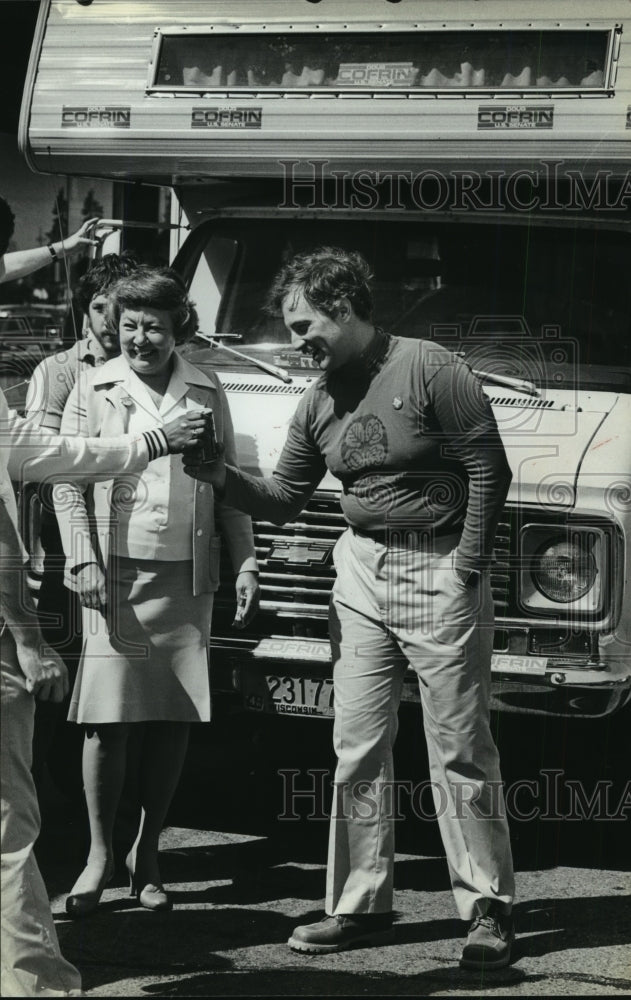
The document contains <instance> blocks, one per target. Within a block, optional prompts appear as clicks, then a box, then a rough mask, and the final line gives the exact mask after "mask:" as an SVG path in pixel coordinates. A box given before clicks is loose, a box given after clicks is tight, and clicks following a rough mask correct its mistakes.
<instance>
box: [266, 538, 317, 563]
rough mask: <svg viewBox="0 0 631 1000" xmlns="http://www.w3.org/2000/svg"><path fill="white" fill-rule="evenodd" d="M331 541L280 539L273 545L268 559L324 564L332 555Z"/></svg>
mask: <svg viewBox="0 0 631 1000" xmlns="http://www.w3.org/2000/svg"><path fill="white" fill-rule="evenodd" d="M331 549H332V546H331V544H330V543H329V542H317V541H313V542H311V541H306V540H305V541H294V540H293V539H291V538H288V539H287V540H285V539H278V540H277V541H275V542H274V544H273V545H272V548H271V550H270V554H269V555H268V557H267V558H268V560H276V561H277V562H285V563H298V564H301V565H303V566H324V564H325V563H326V562H328V560H329V557H330V555H331Z"/></svg>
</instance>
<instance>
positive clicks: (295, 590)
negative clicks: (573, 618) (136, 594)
mask: <svg viewBox="0 0 631 1000" xmlns="http://www.w3.org/2000/svg"><path fill="white" fill-rule="evenodd" d="M504 513H505V516H504V517H503V518H502V520H501V521H500V523H499V524H498V527H497V532H496V537H495V548H494V554H493V565H492V569H491V585H492V590H493V598H494V602H495V615H496V619H502V618H506V617H507V616H510V614H511V612H512V610H513V606H514V602H515V597H514V586H513V584H512V581H511V574H510V554H511V520H510V512H509V511H505V512H504ZM253 527H254V541H255V545H256V555H257V559H258V563H259V571H260V573H259V583H260V587H261V605H260V614H259V616H258V618H257V619H256V621H255V623H254V626H253V627H254V630H255V631H256V632H257V633H259V634H266V632H267V629H266V628H264V627H261V626H262V625H263V621H262V620H261V619H262V617H263V616H264V615H265V614H266V613H269V614H271V615H273V616H274V618H275V625H274V629H273V631H278V624H279V623H278V618H291V619H294V620H296V619H300V620H302V621H303V622H304V623H307V622H308V621H309V620H313V619H326V618H327V616H328V607H329V596H330V593H331V589H332V587H333V581H334V579H335V569H334V567H333V562H332V559H331V556H330V554H327V555H326V558H324V559H320V558H319V553H318V551H317V547H318V546H320V548H321V549H325V548H328V547H329V546H330V548H331V549H332V547H333V545H334V543H335V542H336V541H337V539H338V538H339V536H340V535H341V534H342V532H343V531H344V529H345V527H346V522H345V520H344V517H343V514H342V512H341V509H340V505H339V500H338V498H337V496H336V495H335V494H324V493H318V494H316V495H315V496H314V497H313V498H312V499H311V500H310V501H309V503H308V504H307V506H306V507H305V509H304V510H303V511H302V513H301V514H300V515H299V517H298V519H297V520H295V521H292V522H291V523H290V524H286V525H283V526H282V527H278V525H275V524H271V523H268V522H265V521H255V522H254V523H253ZM323 543H324V544H323ZM292 547H293V551H294V553H295V554H296V561H293V562H292V561H291V552H292ZM224 549H225V547H224ZM312 556H313V558H311V557H312ZM222 578H223V579H225V575H224V574H222ZM223 589H224V588H223V586H222V591H223ZM222 591H220V593H219V594H218V595H217V597H218V602H217V603H218V604H221V603H222V600H221V598H222V596H223V593H222ZM226 599H227V600H233V599H232V595H231V594H228V593H226ZM216 624H218V623H217V622H216ZM214 631H215V634H216V629H214ZM318 631H319V630H318ZM294 633H295V629H294ZM306 634H311V630H310V629H308V627H306Z"/></svg>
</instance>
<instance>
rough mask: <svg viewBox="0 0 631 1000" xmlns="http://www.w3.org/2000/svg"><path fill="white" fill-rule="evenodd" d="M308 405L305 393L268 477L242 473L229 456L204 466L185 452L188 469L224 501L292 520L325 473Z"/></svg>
mask: <svg viewBox="0 0 631 1000" xmlns="http://www.w3.org/2000/svg"><path fill="white" fill-rule="evenodd" d="M308 408H309V399H308V397H305V396H303V398H302V399H301V401H300V404H299V406H298V409H297V410H296V413H295V416H294V418H293V420H292V422H291V424H290V426H289V432H288V434H287V440H286V442H285V445H284V447H283V450H282V453H281V456H280V459H279V461H278V465H277V466H276V469H275V470H274V472H273V473H272V476H271V477H270V478H269V479H264V478H262V477H260V476H251V475H249V474H248V473H247V472H242V471H241V470H240V469H238V468H236V466H234V465H231V464H230V462H229V456H227V455H226V456H225V457H224V456H222V457H220V458H219V459H218V460H217V461H216V462H213V463H210V464H208V465H201V464H200V462H199V460H198V459H196V457H195V455H194V454H188V455H187V453H186V452H185V454H184V468H185V471H186V472H187V473H188V475H190V476H194V478H196V479H202V480H204V482H209V483H211V484H212V486H213V487H214V489H215V492H216V495H217V497H218V498H219V499H220V500H221V501H222V502H223V503H226V504H230V505H231V506H233V507H237V508H238V509H239V510H244V511H246V512H247V513H248V514H251V515H252V516H253V517H257V518H260V519H262V520H265V521H272V522H273V523H274V524H284V523H285V522H286V521H291V520H292V518H294V517H295V516H296V515H297V514H298V513H299V512H300V511H301V510H302V508H303V507H304V506H305V504H306V503H307V501H308V500H309V498H310V497H311V496H312V495H313V493H314V492H315V490H316V488H317V486H318V483H319V482H320V481H321V479H322V478H323V477H324V474H325V472H326V464H325V461H324V458H323V457H322V454H321V453H320V450H319V448H318V446H317V444H316V443H315V441H314V440H313V437H312V435H311V431H310V427H309V414H308ZM226 458H228V463H226Z"/></svg>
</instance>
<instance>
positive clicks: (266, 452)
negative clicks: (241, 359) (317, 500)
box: [217, 372, 617, 508]
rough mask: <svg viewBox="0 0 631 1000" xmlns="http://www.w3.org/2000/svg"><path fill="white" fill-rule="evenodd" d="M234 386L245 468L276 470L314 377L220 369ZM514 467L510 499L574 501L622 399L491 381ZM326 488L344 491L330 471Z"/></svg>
mask: <svg viewBox="0 0 631 1000" xmlns="http://www.w3.org/2000/svg"><path fill="white" fill-rule="evenodd" d="M217 374H219V376H220V378H221V381H222V384H223V387H224V389H225V390H226V392H227V394H228V397H229V402H230V411H231V414H232V421H233V424H234V429H235V437H236V444H237V453H238V455H239V462H240V465H241V468H242V469H244V471H246V472H250V473H252V474H254V475H258V476H261V475H262V476H269V475H270V474H271V473H272V472H273V470H274V468H275V467H276V463H277V462H278V458H279V456H280V453H281V451H282V448H283V445H284V443H285V439H286V437H287V431H288V428H289V424H290V422H291V419H292V416H293V414H294V411H295V409H296V406H297V404H298V401H299V399H300V398H301V396H302V395H303V394H304V393H305V392H306V390H307V389H308V388H309V386H310V385H311V384H312V383H313V381H314V379H313V378H301V377H296V378H295V379H294V381H293V382H292V383H291V384H290V385H284V384H283V383H281V382H279V381H278V380H277V379H275V378H273V377H268V376H266V375H258V374H253V375H246V374H234V373H224V372H218V373H217ZM485 392H486V394H487V396H488V397H489V399H490V402H491V405H492V407H493V412H494V414H495V418H496V420H497V424H498V427H499V429H500V433H501V435H502V440H503V442H504V446H505V448H506V454H507V457H508V461H509V462H510V465H511V468H512V471H513V481H512V483H511V487H510V492H509V496H508V499H509V501H510V502H514V503H521V504H537V505H543V506H553V507H555V508H556V507H572V506H573V505H574V503H575V501H576V489H577V482H578V476H579V471H580V468H581V464H582V462H583V460H584V458H585V455H586V453H587V452H588V450H589V449H590V448H591V447H594V446H597V443H598V442H597V441H596V440H595V438H596V436H597V434H598V431H599V428H601V426H602V424H603V423H604V421H605V420H606V417H607V415H608V413H609V412H610V411H611V409H612V407H613V406H614V405H615V402H616V398H617V397H616V395H615V394H614V393H607V392H593V393H587V392H572V391H568V390H564V391H560V392H552V391H550V390H543V394H542V397H541V398H536V397H532V396H525V395H522V394H520V393H518V392H516V391H514V390H511V389H504V388H503V387H498V386H485ZM321 487H322V488H323V489H330V490H334V491H339V489H340V484H339V482H338V481H337V480H336V479H334V478H333V477H332V476H330V475H327V476H326V478H325V480H324V481H323V482H322V484H321Z"/></svg>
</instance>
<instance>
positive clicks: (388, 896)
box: [326, 528, 514, 920]
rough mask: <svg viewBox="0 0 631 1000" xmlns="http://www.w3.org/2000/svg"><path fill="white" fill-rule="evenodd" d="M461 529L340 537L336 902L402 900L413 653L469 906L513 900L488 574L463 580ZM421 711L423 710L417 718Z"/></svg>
mask: <svg viewBox="0 0 631 1000" xmlns="http://www.w3.org/2000/svg"><path fill="white" fill-rule="evenodd" d="M456 544H457V537H454V536H449V537H443V538H437V539H435V540H431V538H430V536H429V535H427V534H425V535H424V534H423V533H422V532H419V531H415V530H414V531H409V532H406V530H405V529H403V528H401V529H397V530H396V531H391V533H390V535H389V537H388V541H387V544H385V543H384V542H381V541H377V540H375V539H373V538H371V537H368V536H364V535H359V534H356V533H355V532H353V531H352V530H348V531H346V532H345V534H344V535H342V537H341V538H340V540H339V541H338V543H337V545H336V549H335V553H334V559H335V565H336V570H337V580H336V584H335V588H334V591H333V596H332V601H331V610H330V632H331V645H332V651H333V665H334V689H335V722H334V745H335V752H336V754H337V757H338V765H337V771H336V775H335V788H334V795H333V810H332V818H331V828H330V841H329V859H328V873H327V900H326V912H327V913H329V914H337V913H383V912H389V911H391V910H392V887H393V869H394V815H393V802H395V803H396V795H394V794H393V781H394V774H393V765H392V745H393V743H394V739H395V736H396V733H397V709H398V706H399V701H400V698H401V690H402V685H403V677H404V673H405V671H406V669H407V667H408V665H410V666H412V668H413V669H414V670H415V671H416V673H417V675H418V680H419V687H420V693H421V703H422V709H423V724H424V727H425V737H426V740H427V748H428V755H429V765H430V779H431V784H432V792H433V796H434V805H435V808H436V813H437V817H438V823H439V827H440V832H441V836H442V840H443V845H444V849H445V853H446V856H447V864H448V866H449V873H450V876H451V883H452V888H453V892H454V896H455V901H456V906H457V908H458V912H459V914H460V917H461V918H462V919H464V920H471V919H472V918H473V917H474V916H475V915H476V914H477V913H478V912H482V913H484V912H486V910H487V909H488V907H489V905H490V903H491V902H492V901H496V902H498V903H499V904H500V907H501V909H502V910H504V911H505V912H509V911H510V909H511V907H512V901H513V895H514V878H513V866H512V858H511V850H510V841H509V833H508V824H507V822H506V817H505V811H504V798H503V791H502V786H501V777H500V770H499V757H498V752H497V748H496V746H495V744H494V742H493V738H492V736H491V731H490V725H489V691H490V677H491V652H492V648H493V600H492V595H491V586H490V574H489V572H488V571H485V572H484V573H483V574H482V579H481V582H480V583H479V584H476V585H474V586H473V587H470V586H467V585H465V584H464V583H463V582H462V581H461V579H460V578H459V577H458V575H457V574H456V573H455V571H454V566H453V562H454V554H455V546H456ZM419 721H420V720H419Z"/></svg>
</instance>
